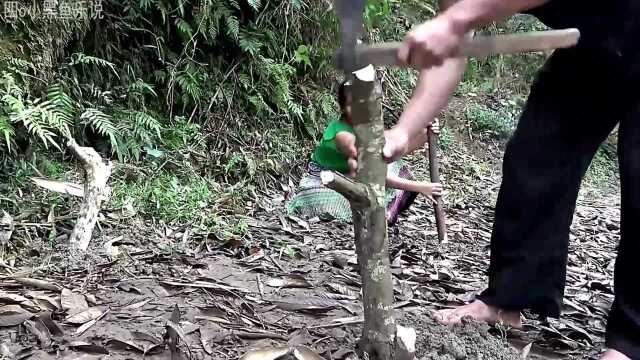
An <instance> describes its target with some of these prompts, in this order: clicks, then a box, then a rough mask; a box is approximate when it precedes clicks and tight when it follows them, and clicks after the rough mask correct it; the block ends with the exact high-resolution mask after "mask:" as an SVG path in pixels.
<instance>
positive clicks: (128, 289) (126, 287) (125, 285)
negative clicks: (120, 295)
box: [117, 282, 142, 295]
mask: <svg viewBox="0 0 640 360" xmlns="http://www.w3.org/2000/svg"><path fill="white" fill-rule="evenodd" d="M117 287H118V289H120V290H122V291H126V292H135V293H138V294H139V295H142V291H141V290H140V289H138V288H137V287H135V286H133V285H131V284H129V283H127V282H121V283H119V284H118V285H117Z"/></svg>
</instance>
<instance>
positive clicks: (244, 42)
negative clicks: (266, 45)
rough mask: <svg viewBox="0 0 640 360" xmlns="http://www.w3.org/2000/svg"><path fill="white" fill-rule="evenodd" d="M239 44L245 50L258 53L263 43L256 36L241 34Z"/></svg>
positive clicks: (253, 53) (254, 53) (252, 53)
mask: <svg viewBox="0 0 640 360" xmlns="http://www.w3.org/2000/svg"><path fill="white" fill-rule="evenodd" d="M238 45H239V46H240V49H242V50H243V51H245V52H247V53H249V54H251V55H257V54H258V53H259V52H260V48H261V47H262V45H263V44H262V43H261V42H260V41H258V40H256V39H255V38H252V37H251V35H250V34H240V41H239V42H238Z"/></svg>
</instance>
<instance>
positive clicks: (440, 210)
mask: <svg viewBox="0 0 640 360" xmlns="http://www.w3.org/2000/svg"><path fill="white" fill-rule="evenodd" d="M428 135H429V138H428V140H429V151H428V152H429V174H430V177H431V182H434V183H439V182H440V162H439V161H438V136H437V135H436V134H435V133H434V132H433V130H431V128H429V132H428ZM433 198H434V200H435V201H436V203H435V204H434V205H433V209H434V210H435V213H436V227H437V228H438V240H439V241H440V243H446V242H447V241H448V238H447V225H446V223H445V218H444V203H443V201H442V197H441V196H434V197H433Z"/></svg>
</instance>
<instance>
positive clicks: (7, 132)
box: [0, 115, 16, 152]
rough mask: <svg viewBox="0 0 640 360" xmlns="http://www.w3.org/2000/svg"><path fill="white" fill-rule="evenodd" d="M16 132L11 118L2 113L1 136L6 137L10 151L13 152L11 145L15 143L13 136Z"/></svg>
mask: <svg viewBox="0 0 640 360" xmlns="http://www.w3.org/2000/svg"><path fill="white" fill-rule="evenodd" d="M15 134H16V132H15V130H13V126H11V123H10V122H9V119H8V118H7V117H6V116H1V115H0V138H3V139H4V142H5V145H6V146H7V150H9V152H11V145H12V144H13V137H14V136H15Z"/></svg>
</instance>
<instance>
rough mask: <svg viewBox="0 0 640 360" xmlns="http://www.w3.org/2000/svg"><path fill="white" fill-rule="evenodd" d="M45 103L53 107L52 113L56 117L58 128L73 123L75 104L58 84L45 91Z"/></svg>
mask: <svg viewBox="0 0 640 360" xmlns="http://www.w3.org/2000/svg"><path fill="white" fill-rule="evenodd" d="M47 101H48V102H49V103H50V104H52V105H53V109H52V111H53V113H54V114H55V116H56V117H57V120H59V121H57V123H58V124H59V126H64V125H65V124H66V125H67V126H68V125H69V124H71V123H72V122H73V117H74V116H75V112H76V105H75V102H74V101H73V100H72V99H71V98H70V97H69V95H67V94H66V93H65V92H64V90H63V89H62V86H61V85H60V84H56V85H53V86H50V87H49V89H47Z"/></svg>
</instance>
